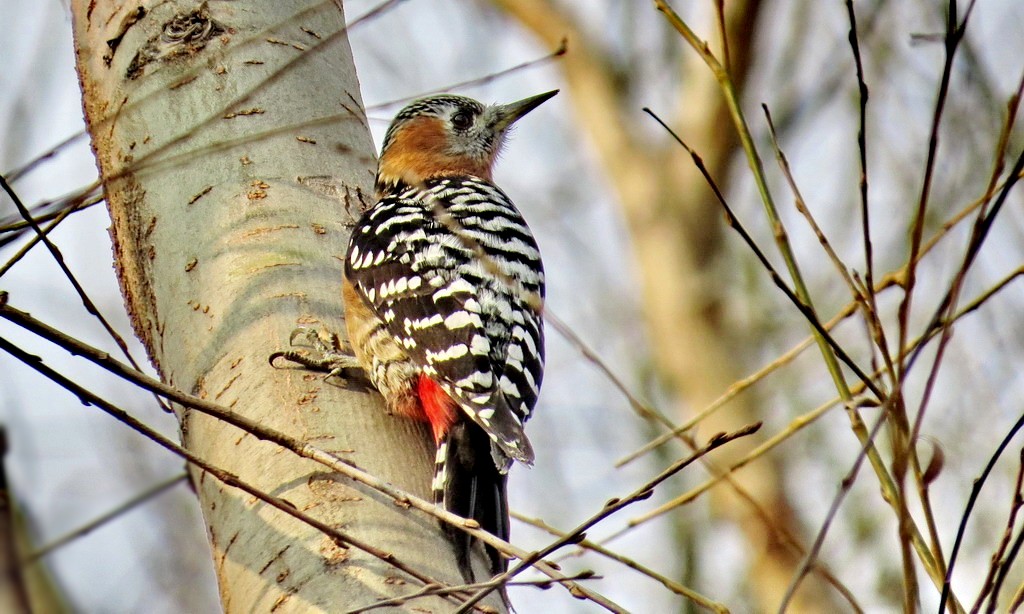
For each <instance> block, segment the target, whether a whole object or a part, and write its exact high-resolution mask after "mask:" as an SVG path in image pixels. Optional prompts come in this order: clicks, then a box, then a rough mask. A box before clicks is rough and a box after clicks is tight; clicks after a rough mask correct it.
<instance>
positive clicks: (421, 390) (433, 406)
mask: <svg viewBox="0 0 1024 614" xmlns="http://www.w3.org/2000/svg"><path fill="white" fill-rule="evenodd" d="M416 393H417V394H418V395H419V397H420V405H421V406H422V407H423V413H424V415H425V416H426V418H427V421H428V422H430V428H431V430H433V432H434V441H435V442H439V441H441V438H442V437H444V435H445V433H447V432H448V429H449V428H450V427H451V425H452V424H453V423H454V422H455V418H456V416H457V415H458V413H457V412H458V407H457V406H456V404H455V401H454V400H452V398H451V397H450V396H448V394H447V393H446V392H445V391H444V390H442V389H441V386H439V385H438V383H437V382H435V381H434V380H432V379H430V378H429V377H427V376H426V375H420V378H419V380H418V381H417V382H416Z"/></svg>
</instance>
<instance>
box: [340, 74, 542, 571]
mask: <svg viewBox="0 0 1024 614" xmlns="http://www.w3.org/2000/svg"><path fill="white" fill-rule="evenodd" d="M557 93H558V91H557V90H555V91H552V92H547V93H544V94H540V95H538V96H533V97H530V98H526V99H524V100H521V101H519V102H514V103H511V104H505V105H489V106H488V105H484V104H481V103H479V102H477V101H475V100H473V99H471V98H466V97H464V96H452V95H439V96H431V97H428V98H423V99H420V100H417V101H415V102H413V103H411V104H409V105H408V106H406V107H405V108H404V109H402V110H401V111H400V112H399V113H398V115H397V116H395V119H394V121H393V122H392V124H391V126H390V127H389V128H388V130H387V133H386V135H385V137H384V144H383V147H382V149H381V155H380V159H379V162H378V168H377V176H376V191H377V202H376V204H374V205H373V206H372V207H370V208H369V209H368V210H367V211H366V212H365V213H364V214H363V215H362V217H361V219H360V220H359V221H358V223H357V224H356V226H355V228H354V229H353V231H352V235H351V239H350V242H349V246H348V251H347V253H346V255H345V273H344V282H343V298H344V303H345V321H346V329H347V332H348V338H349V342H350V343H351V346H352V350H353V354H354V356H355V358H356V361H357V363H358V364H359V365H360V366H361V367H362V369H363V370H364V371H365V372H366V374H367V376H368V379H369V381H370V382H371V383H372V384H373V385H374V387H376V389H377V390H378V391H380V393H381V395H382V396H383V397H384V400H385V402H386V405H387V407H388V409H389V411H391V412H393V413H395V414H400V415H404V416H409V417H412V418H415V419H418V420H423V421H426V422H428V423H429V426H430V429H431V432H432V434H433V437H434V442H435V444H436V446H437V453H436V457H435V467H434V479H433V482H432V484H431V490H432V493H433V498H434V502H435V503H436V504H438V505H441V506H443V507H444V508H445V509H447V510H449V511H451V512H453V513H455V514H458V515H460V516H463V517H466V518H472V519H474V520H476V521H477V522H479V523H480V526H481V527H482V528H483V529H484V530H486V531H489V532H491V533H492V534H494V535H496V536H498V537H500V538H502V539H506V540H507V539H508V536H509V517H508V503H507V498H506V491H505V484H506V479H507V473H508V470H509V468H510V467H511V465H512V462H513V461H519V462H521V463H524V464H526V465H530V464H532V463H533V459H534V452H533V449H532V447H531V446H530V441H529V439H527V437H526V434H525V432H524V431H523V424H524V423H525V422H526V420H527V419H528V418H529V417H530V413H531V412H532V411H533V408H534V405H535V404H536V402H537V395H538V393H539V391H540V385H541V379H542V377H543V372H544V328H543V321H542V313H541V312H542V303H543V299H544V269H543V266H542V263H541V257H540V252H539V250H538V247H537V242H536V241H535V240H534V237H533V234H532V233H531V232H530V229H529V227H528V226H527V224H526V221H525V220H524V219H523V217H522V215H521V214H520V212H519V210H518V209H517V208H516V206H515V205H514V204H513V203H512V201H511V200H510V199H509V197H508V196H506V195H505V193H504V192H502V190H501V189H500V188H499V187H498V186H497V185H495V184H494V182H493V178H492V169H493V168H494V164H495V160H496V158H497V156H498V153H499V152H500V150H501V148H502V146H503V145H504V143H505V141H506V138H507V136H508V131H509V128H510V127H511V126H512V124H513V123H514V122H515V121H517V120H518V119H520V118H522V117H523V116H524V115H526V114H527V113H529V112H530V111H532V110H533V109H535V108H537V106H539V105H540V104H541V103H543V102H544V101H546V100H548V99H550V98H551V97H552V96H554V95H555V94H557ZM445 529H446V531H448V534H449V536H450V537H451V539H452V540H453V542H454V547H455V553H456V558H457V561H458V564H459V567H460V569H461V571H462V574H463V576H465V577H466V579H467V581H473V573H472V568H471V566H470V548H471V540H470V539H469V537H468V536H467V535H465V534H464V533H462V532H461V531H457V530H454V529H450V528H449V527H448V526H447V525H445ZM487 554H488V556H489V559H490V562H491V572H492V574H497V573H500V572H502V571H504V570H505V569H506V568H507V561H506V560H505V559H504V558H503V557H502V556H501V555H500V554H499V553H498V552H497V551H496V550H494V549H493V548H487Z"/></svg>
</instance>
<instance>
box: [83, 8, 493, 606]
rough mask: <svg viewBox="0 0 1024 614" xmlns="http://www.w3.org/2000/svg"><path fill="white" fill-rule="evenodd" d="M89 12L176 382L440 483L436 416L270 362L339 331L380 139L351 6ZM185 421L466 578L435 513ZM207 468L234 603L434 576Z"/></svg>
mask: <svg viewBox="0 0 1024 614" xmlns="http://www.w3.org/2000/svg"><path fill="white" fill-rule="evenodd" d="M143 6H145V7H146V8H143ZM73 11H74V20H75V40H76V49H77V57H78V67H79V74H80V78H81V81H82V90H83V96H84V107H85V112H86V118H87V121H88V124H89V129H90V133H91V135H92V139H93V148H94V150H95V153H96V156H97V159H98V161H99V167H100V170H101V173H102V175H103V178H104V183H105V189H106V193H107V200H108V205H109V209H110V215H111V219H112V221H113V226H112V229H111V235H112V238H113V242H114V250H115V260H116V263H117V268H118V275H119V279H120V283H121V288H122V291H123V293H124V296H125V303H126V306H127V309H128V312H129V314H130V315H131V318H132V322H133V325H134V327H135V331H136V334H137V335H138V336H139V338H140V339H141V340H142V341H143V343H144V344H145V346H146V348H147V349H148V351H149V354H150V358H151V360H152V362H153V364H154V365H155V366H156V367H157V369H158V370H159V372H160V374H161V377H162V378H163V379H164V380H165V381H167V382H169V383H171V384H173V385H175V386H176V387H178V388H179V389H181V390H184V391H186V392H190V393H193V394H195V395H198V396H200V397H204V398H207V399H209V400H213V401H216V402H218V403H220V404H223V405H225V406H227V407H230V408H232V409H233V410H235V411H237V412H239V413H242V414H244V415H246V416H248V417H250V418H253V419H256V420H259V421H260V422H261V423H262V424H264V425H266V426H270V427H273V428H275V429H279V430H281V431H284V432H285V433H288V434H290V435H293V436H297V437H300V438H302V439H304V440H306V441H309V442H311V443H314V444H315V445H317V446H318V447H320V448H323V449H326V450H329V451H333V452H336V453H337V454H339V455H341V456H344V457H345V458H349V459H351V460H352V461H354V462H356V463H357V464H358V465H359V466H360V467H362V468H364V469H366V470H368V471H370V472H372V473H374V474H376V475H378V476H381V477H382V478H384V479H386V480H388V481H390V482H392V483H393V484H395V485H397V486H399V487H401V488H403V489H406V490H408V491H411V492H413V493H416V494H419V495H426V493H427V491H428V485H429V481H430V469H431V466H432V461H433V452H432V448H431V445H430V440H429V435H428V434H427V432H426V430H425V429H424V428H423V427H422V426H421V425H420V424H417V423H412V422H410V421H408V420H405V419H402V418H397V417H393V416H388V415H386V414H385V413H384V411H383V410H382V406H381V404H380V403H379V399H378V397H376V395H372V396H371V395H367V394H361V393H358V392H352V391H347V390H343V389H341V388H340V387H338V386H335V385H332V384H329V383H325V382H324V381H323V379H322V376H321V375H319V374H313V373H310V372H308V371H303V370H299V369H283V370H277V369H274V368H272V367H271V366H269V365H268V363H267V357H268V356H269V355H270V354H271V353H272V352H273V351H275V350H278V349H281V348H282V346H283V345H284V344H286V343H287V339H288V336H289V333H290V332H291V331H292V330H293V329H295V328H296V327H297V326H300V325H305V326H314V327H321V328H325V329H328V330H334V331H342V330H343V325H342V322H343V320H342V306H341V297H340V280H341V268H342V263H341V256H342V255H343V254H344V250H345V245H346V240H347V235H348V229H349V225H350V224H351V223H352V222H353V221H354V218H355V217H357V216H358V214H359V211H360V207H361V206H363V205H362V204H361V202H365V201H366V200H367V197H366V196H365V195H368V194H371V189H372V188H371V186H372V177H373V168H374V155H373V146H372V143H371V139H370V135H369V131H368V129H367V126H366V122H365V118H364V116H363V110H362V102H361V98H360V93H359V85H358V82H357V80H356V75H355V67H354V64H353V60H352V55H351V51H350V48H349V44H348V39H347V37H346V36H345V35H344V34H341V35H338V33H339V32H340V31H341V29H342V28H343V27H344V18H343V16H342V15H341V13H340V11H339V10H338V8H337V7H336V6H335V4H334V3H332V2H317V1H314V0H305V1H303V0H294V1H289V2H276V1H272V0H268V1H264V2H246V3H236V2H215V3H209V4H207V3H197V2H189V1H185V0H172V1H168V2H160V3H150V2H146V3H140V2H130V1H122V2H118V1H104V0H92V1H90V0H76V1H75V2H73ZM185 16H188V17H187V18H184V19H183V17H185ZM292 61H295V62H294V63H293V64H292V65H290V66H288V67H287V68H285V69H284V70H281V69H282V68H284V67H285V66H286V64H287V63H289V62H292ZM278 71H281V72H280V74H279V75H277V76H273V77H272V75H275V74H276V73H278ZM249 92H252V95H251V96H248V97H246V98H244V99H242V100H241V101H239V97H241V96H243V95H245V94H247V93H249ZM233 101H238V102H237V104H234V105H233V106H231V103H232V102H233ZM332 116H334V117H333V118H332ZM323 118H327V119H326V120H325V121H316V120H318V119H323ZM179 417H180V425H181V430H182V440H183V442H184V444H185V445H186V446H187V447H188V448H189V449H190V450H192V451H193V452H194V453H196V454H198V455H199V456H201V457H203V458H205V459H206V460H208V461H210V462H212V463H213V464H215V465H217V466H219V467H222V468H224V469H226V470H228V471H230V472H233V473H235V474H237V475H238V476H239V477H240V478H241V479H243V480H246V481H248V482H250V483H252V484H254V485H255V486H257V487H259V488H260V489H262V490H264V491H265V492H268V493H271V494H273V495H276V496H279V497H282V498H284V499H286V500H287V501H289V502H290V503H292V504H294V505H295V507H296V508H297V509H299V510H301V511H303V512H306V513H308V514H311V515H313V516H314V517H316V518H317V519H319V520H321V521H324V522H326V523H328V524H330V525H332V526H335V527H338V528H340V529H342V530H343V531H345V532H347V533H349V534H351V535H353V536H357V537H359V538H361V539H363V540H365V541H367V542H370V543H372V544H374V545H375V546H377V547H379V548H382V549H384V550H386V551H388V552H391V553H393V554H395V555H396V556H397V557H398V558H399V559H401V560H402V561H403V562H405V563H407V564H409V565H411V566H413V567H415V568H416V569H417V570H419V571H421V572H422V573H424V574H427V575H429V576H430V577H432V578H435V579H438V580H442V581H447V582H453V583H455V582H458V581H459V574H458V571H457V569H456V568H455V565H454V557H453V555H452V552H451V548H450V546H449V544H448V542H447V541H446V540H445V538H444V537H443V534H442V533H441V532H440V530H439V528H438V526H437V523H436V521H434V520H433V519H430V518H425V517H422V516H418V515H413V514H412V513H411V512H409V511H408V510H405V509H403V508H401V507H399V506H397V505H395V503H394V502H393V501H392V500H390V499H388V498H387V497H384V496H382V495H380V494H378V493H376V492H373V491H370V490H367V489H365V488H362V487H358V486H356V485H353V484H352V483H351V482H349V481H348V480H345V479H342V478H340V477H338V476H336V475H332V474H329V473H325V471H324V469H323V467H321V466H319V465H316V464H314V463H311V462H309V461H304V460H301V459H299V458H297V457H296V456H294V455H293V454H291V453H290V452H287V451H285V450H282V449H281V448H279V447H277V446H275V445H273V444H270V443H263V442H260V441H257V440H256V439H255V438H254V437H252V436H249V435H247V434H245V433H244V432H242V431H240V430H238V429H237V428H234V427H231V426H228V425H226V424H224V423H221V422H219V421H216V420H213V419H210V418H208V417H205V416H202V415H199V414H196V413H192V412H189V411H179ZM193 480H194V482H195V485H196V488H197V491H198V493H199V499H200V503H201V505H202V511H203V514H204V517H205V519H206V522H207V526H208V531H209V537H210V543H211V545H212V548H213V559H214V567H215V569H216V573H217V577H218V581H219V584H220V592H221V598H222V603H223V605H224V609H225V610H226V611H229V612H252V611H257V612H270V611H274V612H288V611H293V612H298V611H301V612H309V611H318V610H324V611H327V610H329V611H339V610H344V609H346V607H355V606H359V605H366V604H369V603H373V602H374V601H375V600H376V599H378V598H380V597H391V596H396V595H401V594H406V593H409V592H412V591H413V590H414V589H415V588H416V586H415V583H411V582H410V579H409V578H408V577H407V576H405V574H403V573H401V572H399V571H397V570H395V569H394V568H392V567H390V566H389V565H387V564H385V563H383V562H381V561H380V560H378V559H376V558H372V557H370V556H368V555H366V554H364V553H363V552H361V551H359V550H357V549H355V548H348V549H343V548H340V547H338V546H337V545H336V544H334V543H333V542H332V540H331V539H329V538H327V537H326V536H324V535H322V534H321V533H319V532H318V531H316V530H315V529H313V528H311V527H309V526H306V525H305V524H303V523H301V522H299V521H297V520H295V519H293V518H291V517H290V516H287V515H285V514H283V513H281V512H279V511H277V510H275V509H273V508H270V507H268V506H266V505H264V504H262V503H261V502H259V501H257V500H254V499H253V498H252V497H249V496H246V495H244V494H243V493H240V492H239V491H237V490H235V489H232V488H229V487H226V486H224V485H223V484H221V483H220V482H218V481H217V480H215V479H214V478H213V477H212V476H209V475H205V474H202V473H200V472H194V473H193ZM182 590H187V587H182ZM491 603H492V605H495V606H496V607H497V606H498V605H499V604H495V603H494V602H493V601H492V602H491ZM405 607H406V608H409V609H410V610H412V608H417V607H418V608H426V609H428V610H430V611H443V610H446V609H449V608H450V605H447V604H445V602H442V601H440V600H439V599H436V598H435V599H423V600H415V601H413V602H410V603H409V604H408V605H407V606H405Z"/></svg>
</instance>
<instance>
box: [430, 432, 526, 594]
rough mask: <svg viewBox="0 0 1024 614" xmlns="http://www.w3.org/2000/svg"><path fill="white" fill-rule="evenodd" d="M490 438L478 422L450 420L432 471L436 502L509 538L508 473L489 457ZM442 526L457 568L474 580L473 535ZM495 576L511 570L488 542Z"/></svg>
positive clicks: (466, 576)
mask: <svg viewBox="0 0 1024 614" xmlns="http://www.w3.org/2000/svg"><path fill="white" fill-rule="evenodd" d="M491 445H492V444H491V440H490V438H489V437H488V436H487V434H486V433H485V432H484V431H483V429H481V428H480V427H479V426H477V425H476V424H473V423H472V422H469V421H468V420H467V421H460V422H458V423H457V424H454V425H452V427H451V429H449V431H448V433H447V435H446V436H445V438H444V439H443V441H442V442H441V444H440V445H439V446H438V457H437V467H436V470H435V474H434V499H435V503H438V504H439V505H443V507H444V508H445V509H446V510H448V511H450V512H452V513H453V514H458V515H459V516H462V517H463V518H470V519H472V520H475V521H477V522H478V523H479V524H480V528H482V529H483V530H485V531H487V532H488V533H491V534H492V535H494V536H496V537H499V538H501V539H503V540H506V541H507V540H508V537H509V518H508V499H507V496H506V492H505V482H506V479H507V476H506V475H505V474H504V473H502V472H500V471H499V470H498V468H497V467H496V466H495V464H494V461H493V460H492V458H491ZM444 530H445V532H446V533H447V534H448V537H449V539H450V540H451V542H452V545H453V547H454V549H455V557H456V559H457V561H458V565H459V570H460V571H461V572H462V576H463V578H464V579H465V580H466V582H470V583H472V582H475V581H476V578H475V577H474V574H473V566H472V558H471V556H470V554H471V551H472V547H473V541H474V540H473V538H472V537H470V536H469V535H468V534H467V533H465V532H463V531H461V530H459V529H457V528H455V527H453V526H451V525H449V524H447V523H444ZM484 548H485V551H486V552H487V557H488V559H489V562H490V574H491V575H492V576H494V575H497V574H499V573H502V572H504V571H505V570H506V569H508V561H507V560H506V559H505V557H504V556H502V554H501V553H500V552H498V551H497V550H496V549H494V548H492V547H491V546H485V547H484Z"/></svg>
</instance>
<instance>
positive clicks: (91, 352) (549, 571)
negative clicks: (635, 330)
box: [0, 292, 621, 611]
mask: <svg viewBox="0 0 1024 614" xmlns="http://www.w3.org/2000/svg"><path fill="white" fill-rule="evenodd" d="M6 299H7V295H6V293H3V292H0V318H3V319H6V320H8V321H11V322H13V323H15V324H17V325H19V326H21V327H23V328H25V329H26V330H29V331H31V332H33V333H35V334H37V335H39V336H40V337H43V338H44V339H47V340H48V341H50V342H52V343H55V344H57V345H59V346H61V347H63V348H65V349H67V350H68V351H70V352H72V353H73V354H75V355H78V356H81V357H83V358H85V359H86V360H89V361H90V362H92V363H94V364H96V365H97V366H99V367H101V368H103V369H106V370H107V371H109V372H111V373H113V374H114V375H117V376H119V377H121V378H123V379H125V380H127V381H130V382H132V383H134V384H136V385H138V386H139V387H141V388H143V389H145V390H149V391H150V392H154V393H157V394H160V395H161V396H164V397H166V398H168V399H170V400H172V401H174V402H175V403H178V404H180V405H183V406H185V407H189V408H191V409H194V410H196V411H198V412H201V413H203V414H206V415H208V416H211V417H214V418H217V419H219V420H223V421H224V422H227V423H228V424H231V425H232V426H235V427H237V428H239V429H242V430H243V431H245V432H247V433H249V434H251V435H253V436H254V437H257V438H259V439H261V440H264V441H270V442H273V443H275V444H277V445H279V446H281V447H283V448H285V449H288V450H290V451H291V452H293V453H295V454H298V455H299V456H302V457H303V458H308V459H310V460H313V461H316V462H318V463H320V464H322V465H324V466H325V467H328V468H329V469H331V470H333V471H336V472H338V473H341V474H342V475H345V476H346V477H349V478H351V479H353V480H355V481H357V482H359V483H361V484H363V485H365V486H368V487H370V488H373V489H374V490H377V491H378V492H381V493H383V494H385V495H387V496H389V497H391V498H392V499H394V500H395V501H397V502H399V503H400V504H402V505H407V506H410V507H413V508H416V509H417V510H419V511H421V512H424V513H426V514H428V515H430V516H433V517H435V518H437V519H438V520H440V521H442V522H445V523H448V524H450V525H452V526H454V527H456V528H458V529H459V530H461V531H464V532H466V533H468V534H469V535H471V536H473V537H475V538H476V539H479V540H480V541H482V542H484V543H486V544H487V545H489V546H492V547H494V548H495V549H497V550H499V551H500V552H503V553H505V554H507V555H509V556H512V557H517V558H522V557H524V556H526V554H527V553H526V552H525V551H524V550H522V549H521V548H518V547H516V546H513V545H512V544H510V543H508V542H506V541H504V540H502V539H499V538H498V537H495V536H494V535H492V534H491V533H489V532H487V531H485V530H483V529H481V528H479V525H478V524H477V523H475V522H473V521H468V520H466V519H465V518H461V517H459V516H456V515H455V514H452V513H451V512H448V511H446V510H444V509H441V508H439V507H437V506H435V505H434V504H432V503H430V502H428V501H426V500H424V499H420V498H419V497H417V496H415V495H413V494H411V493H408V492H405V491H403V490H401V489H399V488H396V487H395V486H392V485H391V484H389V483H387V482H384V481H383V480H381V479H379V478H377V477H376V476H373V475H371V474H368V473H366V472H365V471H362V470H361V469H359V468H358V467H356V466H355V464H353V463H351V462H349V461H347V460H345V459H341V458H338V457H337V456H334V455H333V454H330V453H328V452H325V451H323V450H321V449H319V448H317V447H315V446H313V445H310V444H308V443H306V442H304V441H301V440H299V439H296V438H294V437H290V436H288V435H286V434H284V433H282V432H280V431H277V430H274V429H272V428H269V427H266V426H263V425H262V424H259V423H258V422H255V421H253V420H250V419H248V418H246V417H245V416H242V415H240V414H238V413H236V412H233V411H231V410H229V409H227V408H225V407H222V406H220V405H217V404H216V403H211V402H209V401H205V400H203V399H199V398H196V397H193V396H190V395H187V394H185V393H183V392H181V391H179V390H177V389H176V388H173V387H171V386H168V385H166V384H164V383H162V382H160V381H158V380H155V379H153V378H150V377H148V376H146V375H145V374H143V373H141V372H139V371H137V370H134V369H131V368H129V367H127V366H126V365H124V364H122V363H120V362H118V361H116V360H114V359H112V358H111V357H110V356H109V355H108V354H106V353H105V352H101V351H99V350H96V349H95V348H92V347H90V346H88V345H86V344H84V343H82V342H80V341H78V340H76V339H73V338H71V337H68V336H67V335H65V334H63V333H62V332H60V331H59V330H57V329H55V328H53V327H51V326H48V325H46V324H44V323H42V322H40V321H39V320H36V319H35V318H33V317H32V316H30V315H29V314H27V313H25V312H23V311H20V310H18V309H15V308H13V307H11V306H10V305H7V304H6ZM534 566H535V567H536V568H537V569H538V570H539V571H541V572H542V573H544V574H545V575H547V576H549V577H551V578H554V579H558V580H560V581H561V580H563V579H564V577H565V576H563V575H562V574H561V573H559V572H558V571H557V569H555V568H554V567H552V566H551V565H549V564H547V563H546V562H544V561H537V562H536V564H535V565H534ZM566 586H567V588H568V589H569V590H570V591H571V592H572V593H573V595H574V596H578V597H579V598H584V599H590V600H591V601H594V602H595V603H598V604H599V605H602V607H605V608H606V609H610V610H611V611H617V610H616V609H615V608H618V606H616V605H614V603H613V602H611V601H610V600H608V599H607V598H606V597H604V596H603V595H601V594H600V593H597V592H595V591H592V590H590V589H587V588H585V587H582V586H577V585H573V584H572V583H571V582H570V583H566ZM620 609H621V608H620Z"/></svg>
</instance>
